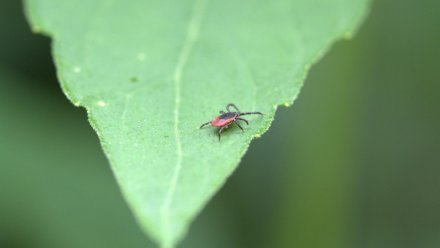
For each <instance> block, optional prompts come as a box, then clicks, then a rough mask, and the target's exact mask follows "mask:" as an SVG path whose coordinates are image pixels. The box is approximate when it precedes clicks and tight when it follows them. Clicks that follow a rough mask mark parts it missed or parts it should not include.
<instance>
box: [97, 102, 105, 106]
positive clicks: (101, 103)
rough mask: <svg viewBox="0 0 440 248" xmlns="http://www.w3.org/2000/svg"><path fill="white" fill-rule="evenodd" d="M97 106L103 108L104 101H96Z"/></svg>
mask: <svg viewBox="0 0 440 248" xmlns="http://www.w3.org/2000/svg"><path fill="white" fill-rule="evenodd" d="M97 104H98V106H99V107H105V106H106V105H107V103H106V102H104V101H98V102H97Z"/></svg>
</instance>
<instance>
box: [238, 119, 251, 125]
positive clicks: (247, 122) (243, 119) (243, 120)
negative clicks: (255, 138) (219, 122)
mask: <svg viewBox="0 0 440 248" xmlns="http://www.w3.org/2000/svg"><path fill="white" fill-rule="evenodd" d="M237 120H240V121H244V122H246V124H248V125H249V122H248V121H247V120H246V119H243V118H240V117H238V118H237Z"/></svg>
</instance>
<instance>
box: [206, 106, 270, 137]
mask: <svg viewBox="0 0 440 248" xmlns="http://www.w3.org/2000/svg"><path fill="white" fill-rule="evenodd" d="M231 107H233V108H234V109H235V110H236V111H231V110H230V108H231ZM226 111H228V112H225V111H220V115H219V116H217V117H215V118H214V119H213V120H212V121H209V122H206V123H205V124H203V125H201V126H200V128H203V127H204V126H206V125H208V124H211V126H213V127H219V129H218V132H217V133H218V140H219V141H220V136H221V134H222V132H223V130H224V129H226V128H228V127H229V125H231V124H232V123H235V125H237V126H238V127H239V128H240V129H241V131H243V132H244V129H243V128H242V127H241V126H240V124H238V121H244V122H245V123H246V124H247V125H249V122H248V121H247V120H246V119H243V118H241V116H242V115H263V114H262V113H260V112H244V113H242V112H240V110H239V109H238V108H237V106H235V105H234V104H232V103H229V104H228V105H226Z"/></svg>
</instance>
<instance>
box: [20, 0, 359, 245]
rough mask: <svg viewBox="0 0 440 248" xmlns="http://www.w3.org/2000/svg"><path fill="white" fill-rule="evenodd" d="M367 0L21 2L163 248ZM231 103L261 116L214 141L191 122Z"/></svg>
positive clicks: (347, 31)
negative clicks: (47, 40)
mask: <svg viewBox="0 0 440 248" xmlns="http://www.w3.org/2000/svg"><path fill="white" fill-rule="evenodd" d="M366 2H367V0H326V1H310V0H292V1H286V0H275V1H266V0H260V1H257V0H255V1H236V0H211V1H208V0H195V1H187V0H183V1H164V0H157V1H152V0H143V1H123V0H112V1H106V0H82V1H79V0H27V1H26V10H27V15H28V18H29V19H30V22H31V24H32V27H33V30H35V31H36V32H42V33H45V34H47V35H49V36H50V37H52V39H53V42H54V43H53V54H54V57H55V61H56V66H57V70H58V76H59V79H60V81H61V85H62V88H63V91H64V93H65V94H66V95H67V96H68V98H69V99H70V100H71V101H72V102H73V103H74V104H75V105H76V106H83V107H85V108H86V109H87V112H88V115H89V119H90V122H91V124H92V126H93V127H94V129H95V130H96V132H97V134H98V136H99V139H100V141H101V143H102V146H103V147H104V151H105V153H106V155H107V157H108V158H109V160H110V163H111V166H112V169H113V171H114V174H115V176H116V178H117V181H118V182H119V185H120V187H121V189H122V192H123V194H124V196H125V198H126V199H127V201H128V203H129V205H130V207H131V208H132V210H133V212H134V214H135V215H136V218H137V220H138V221H139V223H140V224H141V226H142V227H143V228H144V229H145V231H146V232H147V233H148V234H149V235H150V236H151V237H152V238H153V239H154V240H156V241H157V242H158V243H159V244H161V246H163V247H172V246H175V244H176V243H177V242H178V241H179V240H180V239H181V238H182V237H183V235H184V233H185V232H186V230H187V227H188V225H189V223H190V222H191V220H192V219H193V218H194V217H195V216H196V215H197V213H198V212H200V211H201V209H202V207H203V206H204V205H205V204H206V203H207V201H208V200H209V199H210V198H211V197H212V196H213V194H214V193H215V192H217V191H218V190H219V188H220V187H221V185H222V184H223V183H224V182H225V180H226V178H227V177H228V176H229V175H230V174H231V173H232V172H233V170H234V169H235V168H236V167H237V165H238V163H239V162H240V159H241V157H242V156H243V154H244V153H245V151H246V149H247V148H248V146H249V143H250V141H251V140H252V139H253V138H254V137H258V136H260V135H261V134H262V133H264V132H265V131H266V130H267V129H268V127H269V125H270V123H271V122H272V120H273V118H274V114H275V110H276V107H277V106H278V105H286V106H288V105H290V104H291V103H292V102H293V100H294V99H295V98H296V97H297V95H298V93H299V90H300V88H301V85H302V82H303V81H304V78H305V75H306V72H307V70H308V68H309V67H310V66H311V64H312V63H314V62H316V61H317V60H318V58H319V57H320V56H322V55H323V53H324V52H325V51H326V50H327V49H328V48H329V46H330V45H331V44H332V43H333V42H334V41H335V40H337V39H340V38H342V37H349V36H350V35H351V34H352V32H353V31H354V30H355V28H356V27H357V25H358V24H359V23H360V21H361V20H362V18H363V16H364V14H365V12H366V9H367V6H366ZM229 102H233V103H235V104H237V105H238V106H239V108H240V110H242V111H261V112H263V113H264V114H265V115H264V116H263V117H259V116H249V120H250V123H249V126H246V127H245V131H244V132H241V130H240V129H238V128H236V127H232V128H229V129H230V130H227V131H226V132H224V135H223V136H222V140H221V142H219V141H218V139H217V136H216V131H215V129H214V128H205V129H202V130H200V129H199V127H200V125H201V124H202V123H205V122H207V121H209V120H210V119H212V118H213V117H215V116H216V115H217V114H218V111H219V110H221V109H224V106H225V105H226V104H227V103H229ZM268 156H270V154H268ZM73 159H74V158H73ZM268 166H270V165H268ZM256 183H258V182H256ZM97 197H98V198H99V196H97Z"/></svg>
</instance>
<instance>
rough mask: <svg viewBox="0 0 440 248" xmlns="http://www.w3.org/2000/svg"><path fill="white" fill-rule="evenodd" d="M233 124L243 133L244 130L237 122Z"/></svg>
mask: <svg viewBox="0 0 440 248" xmlns="http://www.w3.org/2000/svg"><path fill="white" fill-rule="evenodd" d="M234 123H235V125H237V126H238V127H239V128H240V129H241V131H243V132H244V129H243V128H242V127H241V126H240V124H238V122H236V121H234Z"/></svg>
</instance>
